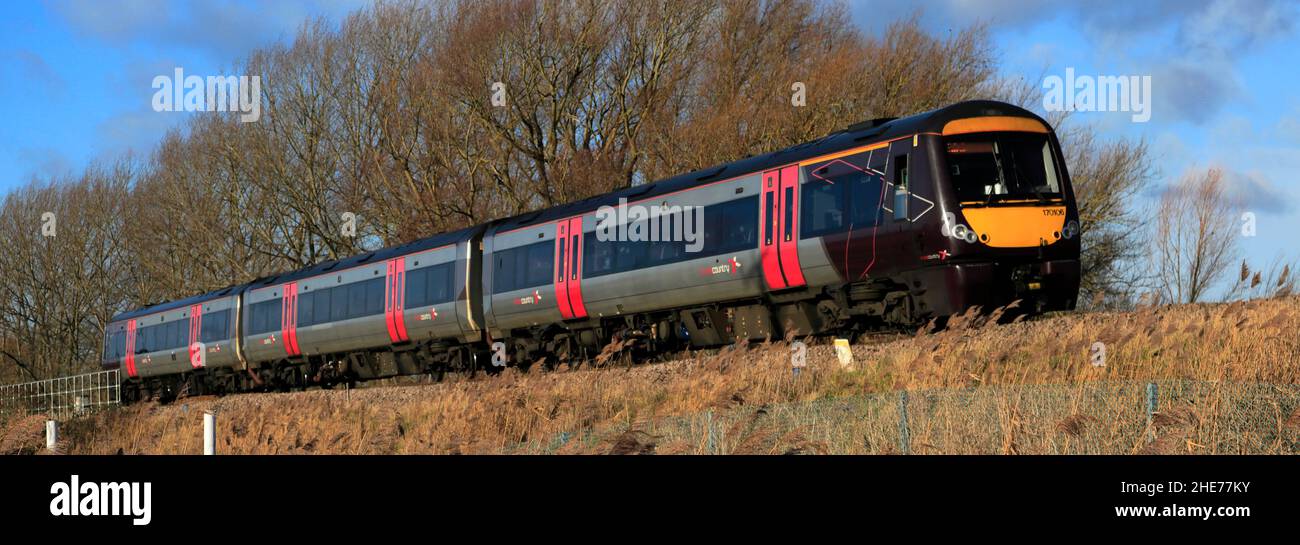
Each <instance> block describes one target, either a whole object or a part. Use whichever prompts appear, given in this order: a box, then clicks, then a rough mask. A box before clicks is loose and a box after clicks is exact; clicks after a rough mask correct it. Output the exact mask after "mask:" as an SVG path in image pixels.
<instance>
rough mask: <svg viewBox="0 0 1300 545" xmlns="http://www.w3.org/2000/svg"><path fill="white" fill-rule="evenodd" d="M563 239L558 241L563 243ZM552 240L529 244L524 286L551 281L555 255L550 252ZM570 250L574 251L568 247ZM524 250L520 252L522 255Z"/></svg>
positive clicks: (528, 286) (529, 286) (539, 284)
mask: <svg viewBox="0 0 1300 545" xmlns="http://www.w3.org/2000/svg"><path fill="white" fill-rule="evenodd" d="M564 242H565V241H563V240H562V241H560V243H564ZM554 244H555V243H554V242H550V241H543V242H534V243H532V244H529V245H528V247H527V249H528V252H527V257H526V262H525V267H526V270H527V271H528V274H527V275H526V276H525V277H524V286H522V287H525V288H531V287H533V286H541V285H545V284H550V283H551V280H550V279H551V271H552V270H553V269H554V268H555V267H554V266H555V261H554V260H555V256H554V255H553V254H552V252H551V250H552V249H553V245H554ZM570 251H574V250H573V249H572V248H570ZM523 253H524V252H520V254H521V255H522V254H523Z"/></svg>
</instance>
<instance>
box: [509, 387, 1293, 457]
mask: <svg viewBox="0 0 1300 545" xmlns="http://www.w3.org/2000/svg"><path fill="white" fill-rule="evenodd" d="M508 450H509V451H510V452H517V453H538V454H546V453H603V452H611V451H623V452H628V451H632V452H655V453H685V454H782V453H826V454H1133V453H1151V454H1158V453H1205V454H1296V453H1300V385H1280V384H1266V383H1260V384H1224V383H1218V382H1198V381H1168V382H1159V383H1142V382H1089V383H1079V384H1071V385H1023V386H986V387H978V388H969V389H932V390H919V391H910V392H907V391H903V392H893V393H883V394H870V395H862V396H853V397H841V398H829V399H820V400H816V401H810V402H798V403H787V404H781V405H772V406H765V407H746V406H742V407H736V408H730V409H722V410H711V411H706V412H703V413H699V414H693V415H687V416H673V417H666V418H652V419H641V420H638V421H636V422H632V423H629V424H626V425H622V426H618V427H615V428H610V429H598V430H574V431H571V432H565V433H560V434H557V435H556V436H554V437H549V438H546V439H544V440H537V441H532V442H528V443H524V444H520V445H517V446H516V447H515V448H512V449H508Z"/></svg>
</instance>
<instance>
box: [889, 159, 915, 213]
mask: <svg viewBox="0 0 1300 545" xmlns="http://www.w3.org/2000/svg"><path fill="white" fill-rule="evenodd" d="M893 163H894V164H893V167H894V168H893V171H894V172H893V174H894V206H893V208H894V221H904V220H906V219H907V204H908V201H910V200H911V198H910V195H909V193H908V191H909V189H910V188H909V186H908V177H907V154H906V153H903V154H900V155H895V156H894V160H893Z"/></svg>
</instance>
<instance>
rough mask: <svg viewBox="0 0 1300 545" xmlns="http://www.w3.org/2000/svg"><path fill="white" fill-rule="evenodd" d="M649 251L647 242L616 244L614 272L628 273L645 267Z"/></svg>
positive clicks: (622, 242)
mask: <svg viewBox="0 0 1300 545" xmlns="http://www.w3.org/2000/svg"><path fill="white" fill-rule="evenodd" d="M649 249H650V248H649V243H647V242H632V241H630V240H627V241H618V242H617V243H615V244H614V271H615V272H627V271H633V270H636V269H639V268H641V267H643V266H644V265H643V264H644V263H645V261H646V255H647V254H648V250H649Z"/></svg>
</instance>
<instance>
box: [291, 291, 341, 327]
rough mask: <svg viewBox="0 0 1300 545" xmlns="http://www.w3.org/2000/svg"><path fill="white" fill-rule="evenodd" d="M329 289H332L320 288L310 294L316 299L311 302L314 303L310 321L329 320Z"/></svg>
mask: <svg viewBox="0 0 1300 545" xmlns="http://www.w3.org/2000/svg"><path fill="white" fill-rule="evenodd" d="M330 291H333V290H320V291H318V292H316V294H315V295H312V297H313V298H315V299H316V300H315V301H314V302H312V304H313V305H315V308H313V309H312V313H311V315H312V319H311V321H312V323H314V324H323V323H326V322H328V321H330ZM299 299H301V297H300V298H299Z"/></svg>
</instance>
